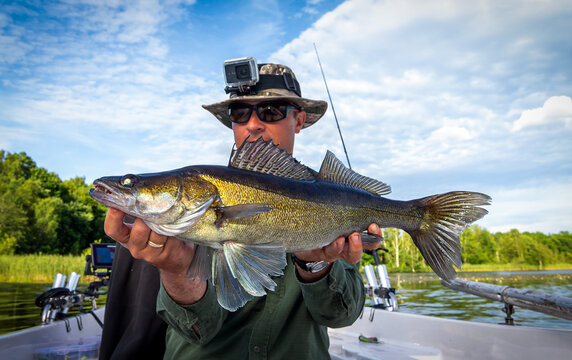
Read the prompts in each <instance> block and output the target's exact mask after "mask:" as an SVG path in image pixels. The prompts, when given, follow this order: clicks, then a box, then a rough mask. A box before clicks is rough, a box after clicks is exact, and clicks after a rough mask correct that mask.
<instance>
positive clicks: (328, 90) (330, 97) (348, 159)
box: [313, 43, 352, 169]
mask: <svg viewBox="0 0 572 360" xmlns="http://www.w3.org/2000/svg"><path fill="white" fill-rule="evenodd" d="M313 44H314V50H316V57H317V58H318V64H319V65H320V71H321V72H322V78H324V84H325V85H326V91H327V92H328V98H329V99H330V105H331V106H332V111H333V113H334V119H336V125H337V127H338V132H339V133H340V139H341V140H342V146H343V147H344V153H346V160H347V161H348V166H349V168H350V169H351V168H352V164H350V157H349V156H348V151H347V150H346V144H345V143H344V137H343V136H342V130H341V129H340V123H339V122H338V117H337V116H336V109H334V103H333V102H332V96H331V95H330V89H328V83H327V82H326V75H324V69H322V62H321V61H320V55H318V48H317V47H316V43H313Z"/></svg>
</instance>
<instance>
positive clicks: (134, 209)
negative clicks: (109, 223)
mask: <svg viewBox="0 0 572 360" xmlns="http://www.w3.org/2000/svg"><path fill="white" fill-rule="evenodd" d="M93 186H94V188H93V189H91V190H90V192H89V194H90V196H91V197H92V198H94V199H95V200H96V201H98V202H100V203H101V204H103V205H105V206H108V207H113V208H117V209H119V210H121V211H123V212H125V213H128V214H130V215H133V216H135V217H139V218H142V219H147V220H153V219H154V220H157V219H159V218H165V217H171V216H177V215H178V214H174V213H179V212H180V209H179V207H178V204H179V203H180V199H181V193H182V191H183V189H182V180H181V177H180V176H178V175H177V174H176V173H154V174H140V175H133V174H127V175H124V176H106V177H102V178H99V179H97V180H95V181H94V182H93ZM163 220H164V221H168V219H163ZM161 222H163V221H161Z"/></svg>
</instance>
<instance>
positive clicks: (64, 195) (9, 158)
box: [0, 150, 106, 255]
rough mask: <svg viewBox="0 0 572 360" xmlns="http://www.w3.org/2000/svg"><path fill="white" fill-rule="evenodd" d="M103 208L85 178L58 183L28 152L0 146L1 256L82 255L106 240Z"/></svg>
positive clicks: (58, 179) (104, 210)
mask: <svg viewBox="0 0 572 360" xmlns="http://www.w3.org/2000/svg"><path fill="white" fill-rule="evenodd" d="M105 213H106V208H105V207H104V206H103V205H101V204H99V203H98V202H97V201H95V200H93V199H92V198H91V197H90V196H89V186H88V185H86V183H85V179H84V178H81V177H76V178H73V179H70V180H65V181H62V180H61V179H60V178H59V176H58V175H56V174H55V173H53V172H49V171H48V170H46V169H44V168H42V167H38V166H37V165H36V163H35V162H34V161H33V160H32V159H31V158H30V157H29V156H28V155H26V153H24V152H21V153H14V154H11V153H9V152H6V151H4V150H0V254H38V253H43V254H74V255H79V254H81V252H82V250H84V249H85V248H87V247H88V246H89V244H91V243H92V242H94V241H95V240H99V239H104V238H105V237H106V236H105V234H104V232H103V222H104V220H105Z"/></svg>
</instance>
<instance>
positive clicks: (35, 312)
mask: <svg viewBox="0 0 572 360" xmlns="http://www.w3.org/2000/svg"><path fill="white" fill-rule="evenodd" d="M51 287H52V284H51V283H50V284H29V283H0V335H2V334H6V333H10V332H13V331H17V330H22V329H26V328H29V327H33V326H36V325H40V324H41V313H42V309H40V308H39V307H38V306H36V304H35V301H36V297H38V295H40V294H42V293H43V292H44V291H46V290H48V289H50V288H51ZM86 289H87V285H85V284H80V285H78V287H77V290H79V291H82V290H86ZM102 290H105V288H103V289H102ZM105 300H106V295H100V296H99V298H98V299H97V300H96V303H97V306H98V307H101V306H103V305H105ZM78 309H79V308H78V307H74V308H73V309H71V310H70V311H69V314H71V315H74V314H78V313H79V311H78ZM90 309H91V303H89V302H86V303H85V304H84V310H90Z"/></svg>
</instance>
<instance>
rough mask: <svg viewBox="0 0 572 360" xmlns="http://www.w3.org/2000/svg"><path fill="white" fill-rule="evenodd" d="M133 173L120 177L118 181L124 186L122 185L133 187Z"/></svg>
mask: <svg viewBox="0 0 572 360" xmlns="http://www.w3.org/2000/svg"><path fill="white" fill-rule="evenodd" d="M135 180H136V179H135V175H131V174H129V175H125V176H124V177H122V178H121V180H119V183H120V184H121V185H122V186H124V187H128V188H130V187H133V185H135Z"/></svg>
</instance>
